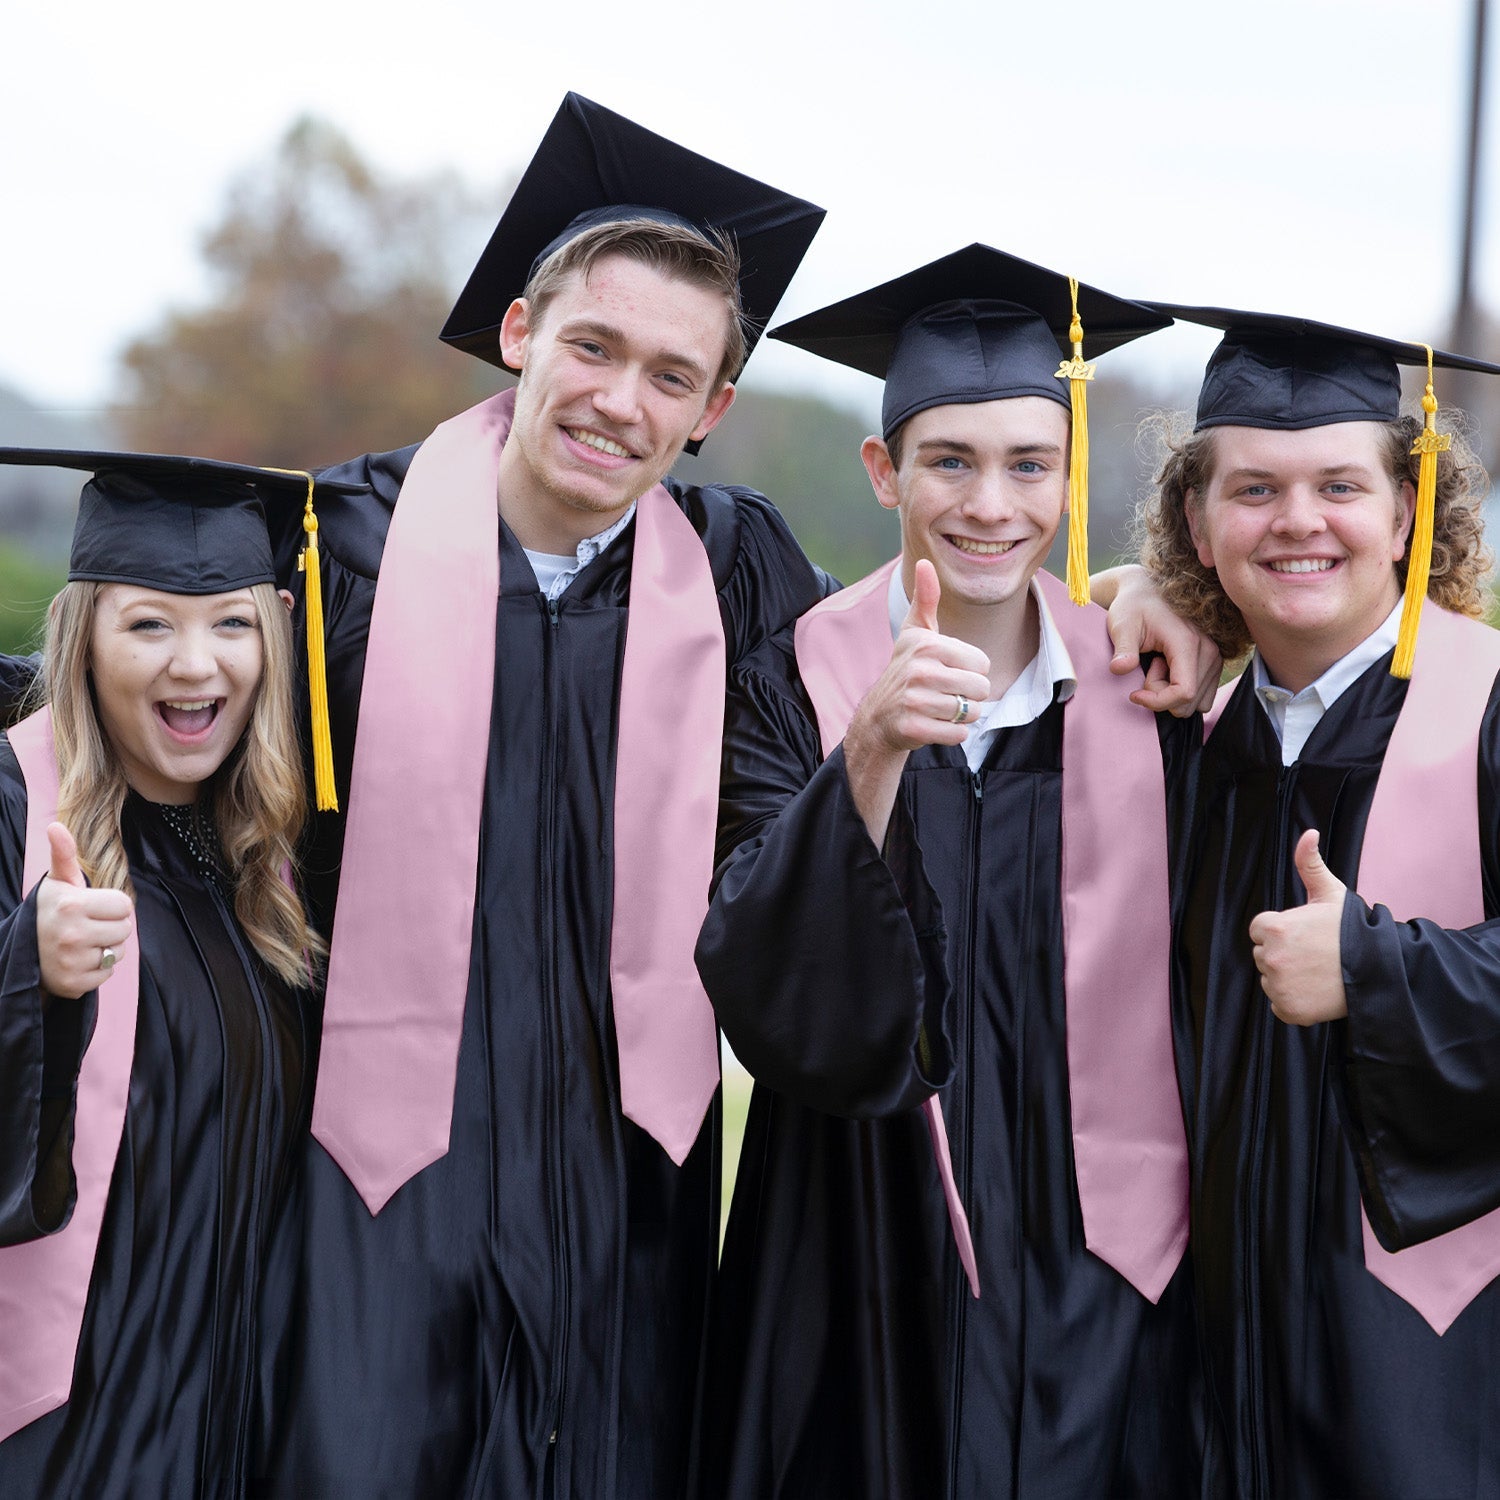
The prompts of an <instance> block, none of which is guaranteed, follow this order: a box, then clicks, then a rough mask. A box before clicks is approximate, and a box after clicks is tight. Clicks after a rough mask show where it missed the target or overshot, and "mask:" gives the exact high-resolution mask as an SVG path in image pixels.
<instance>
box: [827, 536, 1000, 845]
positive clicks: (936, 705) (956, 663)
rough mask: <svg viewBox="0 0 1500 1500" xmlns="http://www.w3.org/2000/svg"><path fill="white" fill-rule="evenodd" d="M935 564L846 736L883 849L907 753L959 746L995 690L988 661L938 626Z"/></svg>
mask: <svg viewBox="0 0 1500 1500" xmlns="http://www.w3.org/2000/svg"><path fill="white" fill-rule="evenodd" d="M941 600H942V589H941V586H940V585H939V583H938V576H937V569H936V568H934V567H933V565H932V564H931V562H929V561H928V560H927V559H926V558H925V557H924V558H919V559H918V561H917V565H916V569H915V571H914V575H913V579H912V598H911V608H910V609H908V610H907V612H906V619H905V620H904V621H903V622H902V625H901V634H900V635H898V636H897V637H896V645H895V649H894V650H893V651H892V652H891V662H890V665H889V666H888V667H887V668H886V669H885V671H884V672H882V673H881V674H880V676H879V677H878V678H877V679H876V681H875V685H874V687H872V688H871V689H870V691H869V692H868V693H866V694H865V696H864V698H863V699H862V700H861V701H860V705H859V707H858V708H857V709H855V711H854V717H853V718H852V719H851V720H850V721H849V728H848V730H847V732H846V733H845V735H844V767H845V770H846V772H847V774H848V778H849V790H850V792H851V794H852V796H853V798H854V805H855V806H856V807H857V808H858V809H859V813H860V816H861V817H862V818H863V819H864V823H865V828H866V830H867V831H868V832H869V835H870V838H871V840H872V841H873V842H874V844H875V847H876V848H877V849H878V848H880V847H881V845H882V844H883V843H884V840H885V833H886V828H887V826H888V825H889V823H890V817H891V810H892V808H894V806H895V804H896V793H897V791H898V789H899V788H900V785H901V772H902V771H903V769H904V768H905V766H906V757H907V756H908V755H909V754H910V753H911V752H912V751H913V750H915V749H916V748H917V747H918V746H919V745H961V744H963V742H964V740H965V738H966V737H967V736H968V732H969V725H970V724H972V723H973V722H974V720H975V717H976V712H975V706H976V705H977V704H979V703H982V702H983V701H984V700H985V699H986V698H988V697H989V695H990V676H989V673H990V659H989V657H988V656H986V655H985V654H984V652H983V651H981V650H980V649H979V648H978V647H977V646H971V645H970V644H969V643H968V642H967V641H960V640H957V639H955V638H954V637H953V636H948V635H944V634H943V633H942V632H941V631H940V630H939V629H938V605H939V603H940V602H941Z"/></svg>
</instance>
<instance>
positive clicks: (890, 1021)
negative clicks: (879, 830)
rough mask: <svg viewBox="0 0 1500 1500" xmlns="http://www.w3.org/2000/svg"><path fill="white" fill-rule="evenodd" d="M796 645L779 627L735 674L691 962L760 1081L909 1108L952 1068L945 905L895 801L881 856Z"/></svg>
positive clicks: (801, 1095) (864, 1109) (816, 1104)
mask: <svg viewBox="0 0 1500 1500" xmlns="http://www.w3.org/2000/svg"><path fill="white" fill-rule="evenodd" d="M791 649H792V648H791V636H790V632H782V634H781V635H780V636H778V637H777V638H776V639H775V640H774V641H772V642H770V643H768V645H767V646H766V647H765V648H764V649H763V650H762V651H760V652H757V653H756V654H755V656H754V657H753V658H752V659H751V661H750V662H748V663H746V664H745V665H743V666H742V668H741V669H740V670H738V671H736V672H735V673H734V674H732V676H733V681H732V686H731V691H730V695H729V701H728V705H727V708H726V714H725V729H724V782H723V795H722V809H721V816H720V839H719V856H720V862H719V867H718V870H717V872H716V876H715V890H714V895H713V899H712V902H711V904H710V908H709V913H708V919H707V921H706V923H705V925H704V928H703V931H702V934H701V935H700V937H699V940H698V954H697V956H698V968H699V972H700V974H701V975H702V977H703V981H704V985H705V987H706V988H707V990H708V993H709V996H710V998H711V999H712V1000H713V1002H714V1006H715V1009H716V1010H717V1012H718V1016H719V1022H720V1025H721V1026H722V1027H723V1029H724V1034H725V1036H726V1037H728V1039H729V1043H730V1046H732V1047H733V1048H734V1051H735V1054H736V1055H737V1056H738V1057H739V1059H740V1060H741V1061H742V1062H743V1063H744V1064H745V1066H746V1067H747V1068H748V1069H749V1070H750V1072H751V1073H752V1074H753V1075H754V1076H755V1077H756V1078H757V1079H758V1080H759V1081H760V1082H761V1083H763V1084H765V1085H766V1086H767V1087H769V1088H771V1089H774V1090H776V1091H777V1092H778V1093H782V1094H785V1095H787V1096H788V1097H790V1098H792V1099H795V1100H796V1101H797V1102H799V1103H802V1104H806V1105H809V1106H811V1107H813V1108H816V1109H819V1110H822V1111H824V1112H826V1113H829V1114H839V1115H845V1116H849V1117H853V1118H871V1117H875V1116H879V1115H885V1114H891V1113H894V1112H897V1111H901V1110H907V1109H911V1108H914V1107H915V1106H917V1105H918V1104H920V1103H921V1102H922V1100H923V1099H925V1098H926V1097H927V1096H928V1095H929V1094H931V1093H932V1092H933V1091H934V1089H936V1088H938V1087H940V1086H941V1085H943V1084H944V1083H946V1082H947V1081H948V1079H949V1077H950V1076H951V1074H952V1070H953V1061H952V1056H951V1049H950V1046H949V1042H948V1037H947V1034H946V1032H945V1030H944V1006H945V1003H946V1000H947V991H948V981H947V977H946V963H945V933H944V928H943V920H942V912H941V910H940V907H939V904H938V900H937V896H936V894H935V893H934V891H933V890H932V887H931V885H930V884H929V883H928V881H927V877H926V874H925V872H924V870H923V868H922V861H921V854H920V851H919V850H918V847H917V844H916V839H915V836H914V834H913V830H912V826H911V820H910V817H909V815H908V812H907V809H906V806H905V803H904V801H903V800H902V799H900V798H898V800H897V806H896V810H895V812H894V813H893V815H892V820H891V829H890V832H889V834H888V836H887V839H886V846H885V848H884V849H883V850H877V849H876V847H875V846H874V844H873V843H872V842H871V841H870V837H869V834H868V832H867V831H866V829H865V825H864V820H863V819H862V818H861V817H860V814H859V811H858V809H857V808H856V807H855V805H854V801H853V798H852V796H851V794H850V791H849V782H848V777H847V775H846V773H845V770H844V755H843V749H842V747H839V748H836V749H835V750H834V753H833V754H832V755H831V756H829V758H828V759H827V760H826V761H823V760H822V757H821V753H820V746H819V739H818V732H817V729H816V726H815V723H814V721H813V719H812V715H811V709H810V708H809V707H808V706H807V705H806V702H805V698H804V697H803V695H802V692H801V689H800V685H799V684H798V683H797V681H796V678H795V667H794V665H793V664H792V659H791Z"/></svg>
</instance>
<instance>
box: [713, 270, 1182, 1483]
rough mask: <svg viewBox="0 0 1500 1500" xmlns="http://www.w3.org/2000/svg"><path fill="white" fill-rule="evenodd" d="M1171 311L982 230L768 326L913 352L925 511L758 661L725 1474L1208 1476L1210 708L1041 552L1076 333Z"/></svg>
mask: <svg viewBox="0 0 1500 1500" xmlns="http://www.w3.org/2000/svg"><path fill="white" fill-rule="evenodd" d="M1075 285H1076V284H1075ZM1001 299H1003V300H1001ZM1080 315H1081V323H1082V328H1081V330H1080V329H1079V327H1078V324H1079V321H1080ZM1161 326H1163V319H1161V318H1160V317H1157V316H1154V315H1153V314H1152V313H1151V312H1150V311H1149V310H1148V309H1145V308H1142V307H1140V306H1138V305H1136V304H1133V303H1128V302H1122V301H1119V300H1118V299H1115V298H1112V297H1109V296H1107V295H1105V294H1104V293H1102V292H1098V291H1095V290H1094V289H1092V288H1090V287H1082V286H1077V287H1076V292H1070V287H1069V282H1068V280H1067V278H1065V277H1059V276H1056V275H1054V274H1053V273H1051V272H1048V271H1043V270H1042V269H1041V268H1039V267H1036V266H1032V265H1028V264H1027V263H1026V262H1024V261H1019V260H1017V259H1015V258H1014V257H1011V256H1007V255H1003V254H1001V253H1000V252H998V251H995V250H991V249H990V248H989V247H987V246H982V245H974V246H970V247H969V248H968V249H966V250H962V251H959V252H957V253H956V254H954V255H951V256H947V257H945V258H944V259H942V260H940V261H937V262H935V263H933V264H931V265H929V266H924V267H922V268H920V269H919V270H917V271H915V272H912V273H910V274H909V275H907V276H904V277H901V278H898V279H897V280H895V281H893V282H888V283H886V284H885V285H883V286H880V287H876V288H874V289H873V290H871V291H869V292H864V293H861V294H859V295H858V296H856V297H852V298H850V299H848V300H847V301H846V302H843V303H840V304H837V305H836V306H834V307H831V308H826V309H824V310H823V311H822V312H819V313H813V314H810V315H809V316H808V317H806V318H804V319H801V320H799V321H798V322H796V323H793V324H790V325H788V326H787V327H785V328H783V329H780V330H778V331H777V336H778V337H783V338H786V339H787V340H789V341H790V342H793V343H797V344H800V345H801V346H803V347H804V348H808V349H810V350H812V351H813V352H815V353H819V354H822V355H825V356H826V357H829V358H833V359H837V360H840V361H842V362H844V363H848V364H852V365H854V366H855V367H856V368H859V369H863V370H866V371H868V372H869V373H871V374H876V375H881V376H884V378H885V394H884V404H883V411H882V434H881V436H880V437H871V438H868V439H866V441H865V443H864V446H863V454H862V456H863V458H864V462H865V465H866V468H867V470H868V472H869V475H870V479H871V482H872V484H873V486H874V488H875V492H876V495H877V497H878V499H879V501H880V503H881V504H882V505H885V506H888V507H890V508H892V509H894V510H896V511H897V512H898V513H899V515H900V520H901V541H902V547H901V556H900V557H899V558H898V559H896V560H895V561H894V562H892V563H890V564H888V565H887V566H886V567H884V568H882V569H880V570H878V571H877V572H876V573H874V574H872V575H871V576H870V577H869V578H867V579H864V580H862V581H861V582H860V583H857V584H855V585H853V586H852V587H851V588H849V589H847V590H845V591H844V592H843V593H841V594H837V595H835V596H833V597H832V598H831V599H829V600H827V601H826V602H825V603H823V604H820V605H819V606H818V607H817V608H815V609H814V610H812V611H811V612H810V613H809V614H808V615H806V616H804V617H803V619H802V620H801V621H800V622H799V623H798V625H797V626H796V629H795V631H792V630H787V631H783V632H782V633H781V634H780V635H779V636H777V637H776V638H774V639H773V640H772V641H770V642H769V643H767V645H766V646H764V647H763V648H761V649H760V650H758V651H757V652H755V653H754V654H753V655H752V656H751V657H749V658H748V659H747V660H746V662H745V663H744V664H743V665H742V667H741V668H740V670H739V671H738V672H737V673H736V674H735V679H734V691H733V693H732V694H731V699H730V708H729V714H728V719H727V723H726V736H725V745H726V753H725V787H724V792H725V800H726V808H727V813H726V817H725V821H724V825H723V827H722V828H721V832H720V850H721V863H720V867H719V872H718V884H717V887H716V892H715V896H714V900H713V903H712V906H711V908H710V913H709V919H708V922H707V923H706V925H705V927H704V930H703V935H702V937H701V938H700V940H699V947H698V963H699V969H700V972H701V973H702V974H703V976H704V979H705V982H706V983H707V986H708V990H709V994H710V995H711V997H712V998H713V1000H714V1003H715V1007H716V1009H717V1011H718V1014H719V1018H720V1022H721V1024H722V1025H723V1028H724V1031H725V1034H726V1035H727V1036H728V1038H729V1040H730V1041H731V1043H732V1044H733V1046H734V1048H735V1051H736V1053H737V1054H738V1055H739V1056H740V1058H741V1059H742V1060H743V1061H744V1062H745V1063H746V1064H747V1066H748V1067H749V1068H750V1070H751V1072H752V1073H754V1074H755V1075H756V1078H757V1089H756V1093H755V1097H754V1102H753V1103H752V1106H751V1112H750V1119H749V1123H748V1126H747V1130H746V1137H745V1144H744V1149H743V1152H742V1155H741V1159H740V1175H739V1178H738V1180H737V1183H736V1189H735V1198H734V1204H733V1208H732V1210H731V1214H730V1220H729V1228H728V1234H727V1238H726V1241H725V1248H724V1257H723V1265H722V1271H721V1278H720V1304H719V1305H720V1311H719V1313H718V1314H717V1315H716V1329H717V1333H718V1348H717V1351H716V1353H715V1356H714V1358H713V1360H712V1362H711V1364H712V1369H713V1376H712V1378H713V1380H714V1381H715V1383H716V1387H717V1392H716V1395H717V1399H716V1400H715V1401H714V1403H713V1406H712V1413H713V1415H712V1421H711V1428H710V1440H709V1455H710V1462H709V1466H708V1479H709V1492H710V1493H713V1494H715V1495H729V1496H742V1497H747V1500H748V1497H752V1496H753V1497H756V1500H764V1497H769V1496H780V1495H785V1496H793V1495H795V1496H827V1497H841V1496H846V1495H881V1496H887V1497H903V1496H909V1497H913V1500H917V1497H920V1500H933V1497H941V1496H972V1497H980V1496H983V1497H986V1500H989V1497H997V1496H998V1497H1003V1496H1017V1495H1025V1496H1044V1495H1045V1496H1049V1497H1052V1496H1063V1497H1069V1496H1071V1497H1078V1500H1083V1497H1094V1496H1098V1495H1142V1496H1144V1495H1153V1496H1161V1495H1174V1494H1184V1495H1185V1494H1191V1493H1195V1491H1196V1483H1197V1463H1196V1446H1195V1430H1194V1429H1195V1417H1194V1412H1193V1400H1192V1389H1193V1368H1194V1363H1195V1358H1196V1356H1195V1352H1194V1346H1193V1337H1192V1329H1191V1323H1190V1321H1189V1315H1190V1308H1189V1301H1190V1293H1189V1289H1188V1284H1187V1280H1186V1274H1185V1273H1179V1263H1180V1261H1181V1257H1182V1252H1183V1247H1184V1242H1185V1236H1186V1221H1187V1200H1186V1187H1187V1163H1186V1151H1185V1145H1184V1141H1183V1131H1182V1117H1181V1109H1180V1105H1179V1103H1178V1099H1177V1092H1176V1087H1175V1082H1174V1078H1173V1071H1172V1056H1171V1037H1170V1026H1169V1013H1168V1001H1167V953H1168V907H1167V889H1166V876H1167V870H1166V865H1167V843H1166V813H1165V791H1164V784H1163V759H1164V757H1165V758H1166V759H1167V760H1168V761H1169V762H1174V763H1175V761H1176V760H1177V759H1179V758H1181V757H1185V756H1190V755H1191V754H1192V753H1193V750H1194V741H1195V739H1196V735H1197V730H1196V726H1195V725H1189V724H1183V723H1181V722H1179V721H1176V720H1170V719H1168V720H1164V721H1163V724H1162V726H1161V732H1160V737H1159V735H1158V726H1157V724H1156V723H1155V722H1154V721H1153V720H1152V718H1151V717H1150V716H1149V715H1147V714H1144V713H1142V712H1141V711H1140V710H1139V709H1138V708H1136V707H1135V706H1134V705H1132V704H1131V703H1130V702H1129V699H1128V693H1129V691H1130V684H1129V683H1127V682H1119V681H1117V680H1116V679H1115V678H1113V677H1112V676H1111V674H1110V671H1109V664H1110V660H1111V648H1110V646H1109V643H1108V639H1107V636H1106V634H1105V630H1104V617H1103V614H1102V612H1100V611H1098V610H1096V609H1093V608H1092V607H1090V608H1088V609H1086V610H1079V609H1077V608H1075V606H1074V605H1073V604H1072V603H1070V602H1069V600H1068V597H1067V591H1065V590H1064V588H1063V586H1062V585H1061V584H1060V583H1058V582H1057V581H1056V580H1054V579H1052V578H1050V576H1049V575H1047V574H1046V573H1044V572H1043V571H1041V565H1042V562H1043V560H1044V559H1045V557H1046V554H1047V551H1048V548H1049V546H1050V545H1051V543H1052V540H1053V538H1054V536H1055V535H1056V533H1057V530H1058V527H1059V523H1060V520H1061V517H1062V515H1063V512H1064V509H1065V508H1066V506H1067V504H1068V497H1069V491H1070V481H1071V486H1072V492H1073V496H1074V500H1073V505H1074V509H1075V516H1076V512H1077V510H1078V508H1079V501H1080V500H1081V498H1082V491H1083V485H1084V482H1085V472H1084V468H1083V461H1082V460H1081V459H1080V458H1079V456H1078V447H1077V446H1075V437H1074V433H1073V430H1072V428H1071V425H1070V419H1071V421H1076V420H1078V418H1077V417H1071V412H1072V410H1073V401H1074V400H1075V399H1076V397H1074V395H1073V393H1072V385H1073V382H1079V383H1081V382H1082V381H1084V380H1086V379H1087V378H1089V376H1090V375H1091V374H1092V368H1091V367H1088V366H1085V365H1084V363H1083V360H1082V358H1081V353H1080V349H1079V342H1080V340H1083V341H1084V342H1086V344H1087V347H1088V348H1089V350H1090V352H1097V351H1103V350H1108V349H1111V348H1113V347H1115V346H1117V345H1119V344H1122V343H1124V342H1126V341H1127V340H1129V339H1131V338H1134V337H1136V336H1138V335H1140V334H1144V333H1148V332H1150V331H1152V330H1153V329H1155V328H1159V327H1161ZM1069 346H1071V347H1072V350H1073V355H1074V357H1073V359H1072V360H1066V361H1063V362H1062V364H1061V368H1059V364H1060V351H1061V352H1065V351H1066V350H1067V348H1068V347H1069ZM1078 437H1079V438H1081V437H1082V434H1081V433H1079V434H1078ZM1079 540H1080V541H1081V539H1079ZM1085 555H1086V554H1085ZM935 1088H940V1089H941V1094H940V1095H939V1096H938V1097H937V1098H933V1097H932V1091H933V1090H934V1089H935ZM924 1100H925V1101H926V1102H925V1103H924ZM971 1292H972V1293H974V1294H975V1295H977V1298H978V1300H974V1298H973V1297H972V1296H971Z"/></svg>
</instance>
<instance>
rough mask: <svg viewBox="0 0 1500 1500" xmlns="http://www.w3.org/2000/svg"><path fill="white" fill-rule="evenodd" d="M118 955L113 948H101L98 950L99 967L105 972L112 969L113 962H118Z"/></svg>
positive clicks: (110, 971)
mask: <svg viewBox="0 0 1500 1500" xmlns="http://www.w3.org/2000/svg"><path fill="white" fill-rule="evenodd" d="M119 958H120V955H119V954H118V953H116V952H115V950H114V949H113V948H101V949H100V950H99V967H100V968H101V969H103V970H104V972H105V973H106V974H109V973H112V972H113V971H114V967H115V964H116V963H118V962H119Z"/></svg>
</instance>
